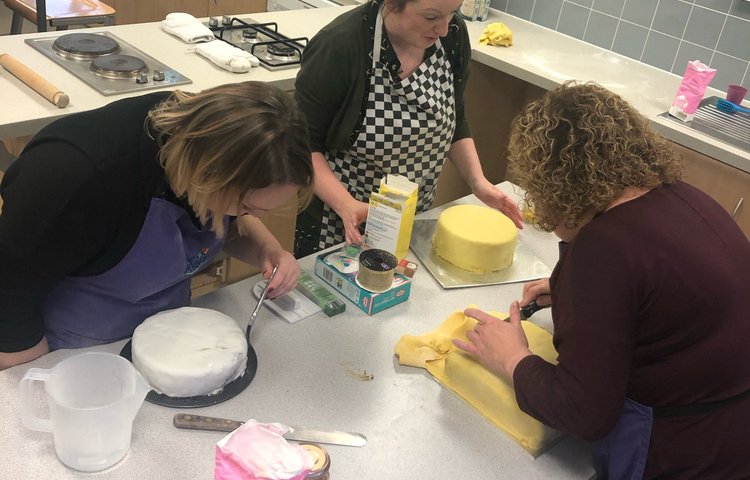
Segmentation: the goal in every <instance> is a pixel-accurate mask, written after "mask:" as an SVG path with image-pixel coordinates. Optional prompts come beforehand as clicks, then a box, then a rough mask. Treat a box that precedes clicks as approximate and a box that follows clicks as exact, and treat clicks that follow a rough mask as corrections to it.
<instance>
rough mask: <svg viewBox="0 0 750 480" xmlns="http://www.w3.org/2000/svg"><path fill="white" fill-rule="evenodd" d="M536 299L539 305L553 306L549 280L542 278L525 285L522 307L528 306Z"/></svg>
mask: <svg viewBox="0 0 750 480" xmlns="http://www.w3.org/2000/svg"><path fill="white" fill-rule="evenodd" d="M534 299H536V303H537V305H539V306H540V307H546V306H548V305H552V295H550V289H549V278H540V279H539V280H534V281H532V282H528V283H525V284H524V285H523V297H521V302H520V304H521V305H524V306H525V305H528V304H529V302H531V301H532V300H534Z"/></svg>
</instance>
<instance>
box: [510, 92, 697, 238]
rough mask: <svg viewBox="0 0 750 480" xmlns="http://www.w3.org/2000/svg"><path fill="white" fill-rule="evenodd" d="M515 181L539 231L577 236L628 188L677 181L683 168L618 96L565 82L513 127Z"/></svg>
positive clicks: (529, 108)
mask: <svg viewBox="0 0 750 480" xmlns="http://www.w3.org/2000/svg"><path fill="white" fill-rule="evenodd" d="M508 150H509V153H508V158H509V173H510V175H511V176H512V178H513V179H514V181H515V182H516V183H518V185H520V186H521V187H522V188H524V189H525V190H526V195H525V199H524V202H525V203H526V204H527V206H528V207H529V208H531V209H532V211H533V213H534V214H533V223H534V225H535V226H537V227H538V228H540V229H542V230H545V231H552V230H554V229H555V228H557V227H558V226H563V225H564V226H566V227H568V228H575V227H576V226H578V224H579V222H580V221H581V220H582V219H583V218H584V217H586V216H588V215H591V214H594V213H597V212H602V211H604V210H605V209H606V208H607V207H608V206H609V205H610V204H611V203H612V201H613V200H615V199H616V198H617V197H618V196H620V195H621V194H622V193H623V191H624V189H625V188H627V187H645V188H652V187H656V186H659V185H661V184H669V183H674V182H675V181H677V180H678V179H679V178H680V176H681V173H682V164H681V161H680V160H679V159H678V158H677V157H676V156H675V153H674V152H673V150H672V149H671V148H670V147H669V146H668V144H667V143H666V141H665V140H664V139H663V138H662V137H660V136H659V135H657V134H656V133H655V132H654V131H653V130H652V129H651V128H650V126H649V124H648V120H646V118H645V117H643V116H642V115H641V114H639V113H638V112H637V111H636V110H635V109H634V108H633V107H632V106H630V105H629V104H628V103H627V102H626V101H625V100H623V99H622V98H621V97H620V96H619V95H616V94H615V93H612V92H610V91H609V90H607V89H605V88H603V87H601V86H599V85H597V84H595V83H592V82H589V83H584V84H578V83H576V82H574V81H568V82H565V83H564V84H563V85H562V86H560V87H559V88H557V89H555V90H552V91H549V92H547V93H546V94H545V95H544V96H543V97H542V98H540V99H539V100H536V101H534V102H531V103H530V104H528V105H527V106H526V107H525V108H524V110H523V111H522V112H521V113H520V114H519V115H518V117H516V118H515V120H514V121H513V125H512V129H511V136H510V144H509V147H508Z"/></svg>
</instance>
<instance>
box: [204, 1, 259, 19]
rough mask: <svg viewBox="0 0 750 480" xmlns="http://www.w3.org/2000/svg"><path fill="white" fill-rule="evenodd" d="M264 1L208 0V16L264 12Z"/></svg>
mask: <svg viewBox="0 0 750 480" xmlns="http://www.w3.org/2000/svg"><path fill="white" fill-rule="evenodd" d="M266 3H267V2H266V0H208V16H210V17H217V16H221V15H241V14H245V13H258V12H265V11H266Z"/></svg>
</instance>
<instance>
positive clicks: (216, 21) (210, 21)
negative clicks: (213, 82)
mask: <svg viewBox="0 0 750 480" xmlns="http://www.w3.org/2000/svg"><path fill="white" fill-rule="evenodd" d="M208 26H209V27H218V26H219V19H218V18H216V17H211V18H209V19H208Z"/></svg>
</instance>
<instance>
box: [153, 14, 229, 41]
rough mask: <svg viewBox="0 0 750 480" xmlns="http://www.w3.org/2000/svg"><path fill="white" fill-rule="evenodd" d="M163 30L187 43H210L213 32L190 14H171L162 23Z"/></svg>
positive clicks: (212, 38)
mask: <svg viewBox="0 0 750 480" xmlns="http://www.w3.org/2000/svg"><path fill="white" fill-rule="evenodd" d="M161 28H162V30H164V31H165V32H167V33H169V34H170V35H174V36H175V37H177V38H179V39H180V40H182V41H183V42H186V43H198V42H210V41H212V40H214V39H215V38H216V37H214V34H213V32H212V31H211V30H210V29H209V28H208V27H207V26H205V25H203V24H202V23H201V22H200V20H198V19H197V18H195V17H194V16H192V15H190V14H189V13H182V12H175V13H170V14H169V15H167V16H166V18H165V19H164V20H162V22H161Z"/></svg>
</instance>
